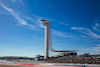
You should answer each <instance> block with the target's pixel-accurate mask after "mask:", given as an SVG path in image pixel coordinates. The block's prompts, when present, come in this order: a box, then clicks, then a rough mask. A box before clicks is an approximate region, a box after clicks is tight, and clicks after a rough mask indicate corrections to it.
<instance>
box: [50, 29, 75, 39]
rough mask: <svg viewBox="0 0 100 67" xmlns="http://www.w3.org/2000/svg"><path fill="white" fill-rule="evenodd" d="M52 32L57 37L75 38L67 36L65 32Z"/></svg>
mask: <svg viewBox="0 0 100 67" xmlns="http://www.w3.org/2000/svg"><path fill="white" fill-rule="evenodd" d="M51 32H52V34H55V35H57V36H61V37H70V38H75V37H74V36H72V35H67V33H65V32H61V31H56V30H53V29H51Z"/></svg>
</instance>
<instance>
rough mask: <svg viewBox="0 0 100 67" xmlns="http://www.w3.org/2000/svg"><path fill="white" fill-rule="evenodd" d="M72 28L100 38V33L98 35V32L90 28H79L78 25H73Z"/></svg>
mask: <svg viewBox="0 0 100 67" xmlns="http://www.w3.org/2000/svg"><path fill="white" fill-rule="evenodd" d="M71 29H73V30H77V31H79V32H81V33H83V34H85V35H88V36H91V37H93V38H98V39H100V35H98V34H96V33H94V32H92V31H91V30H90V29H87V28H83V27H79V28H78V27H71Z"/></svg>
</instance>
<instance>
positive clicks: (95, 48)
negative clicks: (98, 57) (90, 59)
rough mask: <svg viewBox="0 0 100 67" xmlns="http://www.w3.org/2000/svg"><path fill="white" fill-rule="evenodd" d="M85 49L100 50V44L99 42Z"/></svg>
mask: <svg viewBox="0 0 100 67" xmlns="http://www.w3.org/2000/svg"><path fill="white" fill-rule="evenodd" d="M83 50H92V51H96V52H100V44H97V45H96V47H90V48H85V49H83Z"/></svg>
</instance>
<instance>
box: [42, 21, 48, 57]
mask: <svg viewBox="0 0 100 67" xmlns="http://www.w3.org/2000/svg"><path fill="white" fill-rule="evenodd" d="M41 21H43V24H44V25H45V57H44V58H48V57H49V39H50V36H49V35H50V33H49V30H50V29H49V28H50V22H49V21H47V20H41Z"/></svg>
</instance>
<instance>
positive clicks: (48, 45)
mask: <svg viewBox="0 0 100 67" xmlns="http://www.w3.org/2000/svg"><path fill="white" fill-rule="evenodd" d="M41 21H43V24H44V25H45V57H44V58H48V57H49V50H51V51H53V52H77V51H78V50H65V51H58V50H54V49H53V48H52V40H51V29H50V22H49V21H47V20H41Z"/></svg>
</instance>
